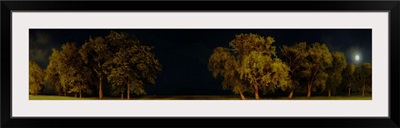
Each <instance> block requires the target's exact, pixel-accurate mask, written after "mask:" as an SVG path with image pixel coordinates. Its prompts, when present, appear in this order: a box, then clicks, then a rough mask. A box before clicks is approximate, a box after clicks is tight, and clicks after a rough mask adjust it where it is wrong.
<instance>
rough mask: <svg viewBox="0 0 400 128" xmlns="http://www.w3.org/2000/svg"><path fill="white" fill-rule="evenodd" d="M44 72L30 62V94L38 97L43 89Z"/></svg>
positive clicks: (34, 63)
mask: <svg viewBox="0 0 400 128" xmlns="http://www.w3.org/2000/svg"><path fill="white" fill-rule="evenodd" d="M44 77H45V74H44V71H43V70H42V68H40V67H39V65H38V64H37V63H36V62H34V61H29V93H30V94H34V95H36V94H37V93H39V92H40V91H41V90H42V89H43V87H44V86H43V84H44Z"/></svg>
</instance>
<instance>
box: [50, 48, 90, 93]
mask: <svg viewBox="0 0 400 128" xmlns="http://www.w3.org/2000/svg"><path fill="white" fill-rule="evenodd" d="M78 51H79V48H78V47H76V46H75V43H66V44H63V45H62V46H61V51H60V56H61V57H60V61H61V62H62V63H61V64H60V65H59V66H60V67H59V69H58V71H59V74H60V83H61V85H62V87H63V88H65V89H66V90H68V91H67V92H68V93H74V94H75V97H78V94H79V98H82V92H83V91H84V92H86V93H91V90H90V89H89V85H88V84H87V78H88V77H87V75H90V73H88V71H89V70H88V69H86V68H87V67H86V66H85V65H84V63H83V60H82V58H81V56H80V54H79V53H78Z"/></svg>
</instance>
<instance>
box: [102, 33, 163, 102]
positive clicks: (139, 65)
mask: <svg viewBox="0 0 400 128" xmlns="http://www.w3.org/2000/svg"><path fill="white" fill-rule="evenodd" d="M105 41H106V42H108V43H109V48H110V49H109V51H111V52H112V53H114V54H111V55H109V56H110V57H111V58H109V59H108V60H107V61H106V62H105V63H104V65H103V66H104V67H106V69H107V70H105V74H106V75H107V79H108V81H109V82H111V85H112V86H113V87H112V88H114V91H118V93H121V92H123V91H124V90H127V91H128V98H129V95H130V93H134V94H138V95H139V94H146V91H145V90H144V85H145V83H148V84H155V80H156V78H157V76H156V75H157V74H158V73H160V72H161V64H160V63H159V62H158V60H157V59H155V55H154V53H152V52H151V50H152V49H153V47H150V46H145V45H142V44H141V43H140V41H139V40H137V39H136V38H134V37H131V36H129V35H128V34H127V33H118V32H113V31H112V32H111V33H110V34H109V35H108V36H106V37H105ZM124 86H126V88H124ZM113 94H117V92H114V93H113Z"/></svg>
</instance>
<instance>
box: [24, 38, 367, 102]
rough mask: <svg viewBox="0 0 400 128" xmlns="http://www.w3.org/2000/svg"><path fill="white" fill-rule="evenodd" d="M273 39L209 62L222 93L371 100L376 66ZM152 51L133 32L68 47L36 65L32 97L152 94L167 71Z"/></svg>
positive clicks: (218, 52)
mask: <svg viewBox="0 0 400 128" xmlns="http://www.w3.org/2000/svg"><path fill="white" fill-rule="evenodd" d="M274 43H275V39H274V38H273V37H270V36H268V37H263V36H260V35H257V34H252V33H250V34H239V35H236V36H235V38H234V39H233V40H232V41H230V42H229V47H217V48H215V49H214V51H213V53H212V54H211V56H210V58H209V63H208V69H209V70H210V71H211V73H212V76H213V77H215V78H222V83H221V84H222V87H223V89H229V90H232V92H233V93H235V94H239V95H240V97H241V99H243V100H244V99H246V98H245V94H246V93H247V94H254V97H255V99H260V94H259V92H262V93H263V94H264V95H265V94H267V93H274V92H276V91H278V90H281V91H284V92H287V93H288V97H289V98H292V97H293V95H294V93H295V92H296V93H302V92H306V94H304V95H306V96H307V97H311V93H312V92H317V91H318V92H322V93H325V94H326V95H327V96H331V95H335V94H336V93H340V94H342V95H343V94H345V93H344V91H343V88H345V91H346V93H347V95H349V96H350V95H351V93H352V92H355V91H356V90H357V91H359V92H361V95H362V96H364V95H366V94H365V93H366V92H368V93H371V90H372V67H371V64H370V63H363V64H361V65H355V64H352V63H347V62H346V57H345V55H344V53H342V52H340V51H335V52H331V51H330V50H329V48H328V47H327V46H326V45H325V44H321V43H318V42H316V43H313V44H311V45H307V43H306V42H300V43H296V44H294V45H292V46H286V45H283V46H282V47H279V48H278V50H279V51H280V53H281V55H280V56H278V55H277V47H276V46H275V45H274ZM152 49H154V47H153V46H146V45H143V44H141V42H140V41H139V40H138V39H137V38H135V37H134V36H131V35H129V34H127V33H123V32H115V31H111V32H110V34H109V35H107V36H98V37H94V38H92V37H89V39H88V40H87V41H85V43H84V44H83V45H82V46H80V47H78V46H76V44H75V43H71V42H67V43H64V44H63V45H62V46H61V49H60V50H57V49H55V48H53V49H52V54H51V56H50V57H49V64H48V65H47V67H46V68H45V69H41V68H40V67H39V66H38V64H37V63H36V62H34V61H32V60H30V61H29V94H31V95H37V94H38V93H41V92H42V91H43V89H44V87H45V86H44V85H48V86H46V87H49V88H51V89H52V90H53V91H54V92H55V93H57V94H58V95H64V96H66V95H67V94H72V95H74V96H75V97H80V98H81V97H82V94H89V95H91V94H92V93H94V90H98V97H99V99H103V97H104V96H103V93H104V85H106V86H105V87H107V90H106V91H107V93H108V94H111V95H114V96H118V95H119V96H121V98H122V99H123V98H124V97H125V96H124V95H125V94H126V97H127V99H130V95H131V94H137V95H140V94H146V91H145V89H144V86H145V85H149V84H150V85H151V84H152V85H154V84H155V81H156V78H157V76H156V75H157V74H159V73H160V72H161V67H162V66H161V64H160V63H159V62H158V60H157V59H156V58H155V54H154V53H153V52H152V51H151V50H152Z"/></svg>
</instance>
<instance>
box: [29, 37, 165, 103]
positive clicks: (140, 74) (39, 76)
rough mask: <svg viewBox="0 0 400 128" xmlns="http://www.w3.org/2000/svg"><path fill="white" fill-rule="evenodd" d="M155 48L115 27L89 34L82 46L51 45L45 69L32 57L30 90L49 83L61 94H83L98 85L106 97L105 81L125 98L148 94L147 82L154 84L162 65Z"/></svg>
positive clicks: (35, 91) (71, 44)
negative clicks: (106, 32)
mask: <svg viewBox="0 0 400 128" xmlns="http://www.w3.org/2000/svg"><path fill="white" fill-rule="evenodd" d="M152 49H154V47H153V46H146V45H143V44H141V42H140V41H139V40H138V39H137V38H135V37H134V36H131V35H129V34H127V33H123V32H115V31H111V32H110V34H109V35H107V36H104V37H102V36H99V37H95V38H92V37H89V40H88V41H85V43H84V44H83V45H82V46H81V47H77V46H76V44H75V43H70V42H67V43H64V44H63V45H62V46H61V49H60V50H57V49H55V48H53V49H52V54H51V56H50V57H49V64H48V65H47V67H46V69H44V70H43V69H41V68H40V67H39V66H38V64H37V63H36V62H34V61H32V60H30V61H29V76H30V77H29V94H31V95H37V94H38V93H40V92H41V91H43V89H44V85H45V84H48V85H49V87H51V88H53V90H54V91H55V92H56V93H58V94H59V95H64V96H66V95H67V94H73V95H74V96H75V97H78V95H79V97H80V98H82V94H83V93H86V94H92V93H93V90H94V87H93V85H95V86H96V88H97V89H98V91H99V92H98V95H99V99H103V85H104V84H103V83H108V85H110V88H111V89H110V93H111V94H112V95H115V96H117V95H120V96H121V98H122V99H123V98H124V93H126V97H127V99H130V95H131V94H146V91H145V90H144V85H148V84H153V85H154V84H155V80H156V78H157V76H156V75H157V74H159V73H160V72H161V67H162V66H161V64H160V63H159V62H158V60H157V59H156V58H155V55H154V53H152V52H151V50H152Z"/></svg>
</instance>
